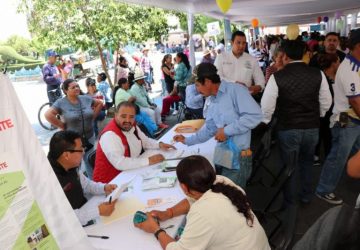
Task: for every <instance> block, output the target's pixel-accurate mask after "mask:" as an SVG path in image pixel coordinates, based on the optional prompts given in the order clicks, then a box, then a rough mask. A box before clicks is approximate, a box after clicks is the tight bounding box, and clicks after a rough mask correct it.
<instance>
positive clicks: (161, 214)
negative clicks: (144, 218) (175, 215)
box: [150, 210, 171, 221]
mask: <svg viewBox="0 0 360 250" xmlns="http://www.w3.org/2000/svg"><path fill="white" fill-rule="evenodd" d="M150 214H151V216H153V217H155V218H158V219H159V220H160V221H165V220H168V219H171V214H170V210H166V211H159V210H152V211H150Z"/></svg>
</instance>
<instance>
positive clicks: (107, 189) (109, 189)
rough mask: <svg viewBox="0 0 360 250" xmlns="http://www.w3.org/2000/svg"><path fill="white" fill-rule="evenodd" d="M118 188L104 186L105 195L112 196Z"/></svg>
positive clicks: (114, 185) (113, 185) (110, 185)
mask: <svg viewBox="0 0 360 250" xmlns="http://www.w3.org/2000/svg"><path fill="white" fill-rule="evenodd" d="M116 188H117V185H116V184H106V185H105V186H104V191H105V194H106V195H108V194H111V192H112V191H114V190H115V189H116Z"/></svg>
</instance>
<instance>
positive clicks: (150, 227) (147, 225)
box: [135, 213, 160, 233]
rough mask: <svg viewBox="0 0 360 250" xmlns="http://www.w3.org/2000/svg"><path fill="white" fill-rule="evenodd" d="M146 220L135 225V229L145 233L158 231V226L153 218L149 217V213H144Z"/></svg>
mask: <svg viewBox="0 0 360 250" xmlns="http://www.w3.org/2000/svg"><path fill="white" fill-rule="evenodd" d="M146 216H147V219H146V221H144V222H142V223H138V224H135V227H137V228H140V229H141V230H144V231H145V232H147V233H155V232H156V231H157V230H159V229H160V226H159V224H157V222H156V220H155V219H154V217H152V216H151V214H150V213H146Z"/></svg>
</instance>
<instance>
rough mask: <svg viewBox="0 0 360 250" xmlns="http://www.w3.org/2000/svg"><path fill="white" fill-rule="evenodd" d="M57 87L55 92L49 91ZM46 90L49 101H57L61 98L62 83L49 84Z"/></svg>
mask: <svg viewBox="0 0 360 250" xmlns="http://www.w3.org/2000/svg"><path fill="white" fill-rule="evenodd" d="M55 89H56V92H55V93H49V91H51V90H55ZM46 90H47V96H48V99H49V102H50V103H51V104H53V103H54V102H56V100H57V99H59V98H61V89H60V85H47V86H46Z"/></svg>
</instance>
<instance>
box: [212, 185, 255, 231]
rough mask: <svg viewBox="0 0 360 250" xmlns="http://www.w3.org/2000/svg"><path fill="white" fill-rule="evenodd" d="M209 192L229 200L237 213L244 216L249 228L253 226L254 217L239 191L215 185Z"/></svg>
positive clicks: (244, 197)
mask: <svg viewBox="0 0 360 250" xmlns="http://www.w3.org/2000/svg"><path fill="white" fill-rule="evenodd" d="M211 191H213V192H214V193H222V194H223V195H225V196H226V197H227V198H229V200H231V203H232V204H233V205H234V206H235V207H236V208H237V211H238V212H239V213H242V214H244V216H245V219H246V224H247V225H248V226H250V227H252V226H253V224H254V215H253V214H252V212H251V208H250V202H249V200H248V198H247V197H246V195H245V194H244V193H243V192H242V191H241V190H239V189H237V188H236V187H233V186H230V185H226V184H223V183H216V184H214V185H212V186H211Z"/></svg>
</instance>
